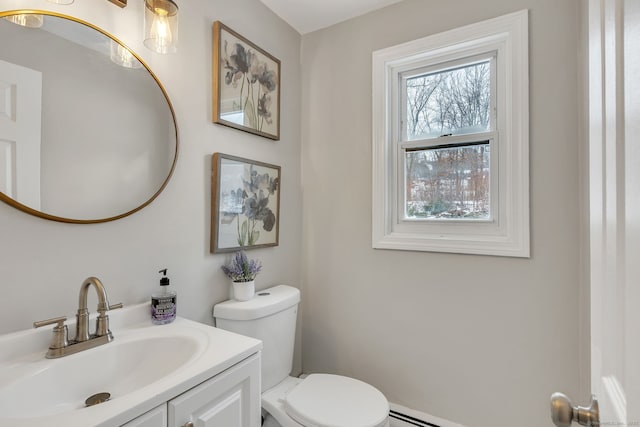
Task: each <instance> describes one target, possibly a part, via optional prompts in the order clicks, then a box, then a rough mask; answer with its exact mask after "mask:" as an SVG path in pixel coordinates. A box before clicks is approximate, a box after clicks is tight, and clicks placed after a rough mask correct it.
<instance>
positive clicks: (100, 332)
mask: <svg viewBox="0 0 640 427" xmlns="http://www.w3.org/2000/svg"><path fill="white" fill-rule="evenodd" d="M122 307H123V305H122V303H121V302H119V303H118V304H112V305H109V306H107V309H106V310H99V313H100V314H99V315H98V317H97V318H96V333H95V336H97V337H101V336H104V335H108V336H109V341H111V340H112V339H113V335H112V334H111V331H110V330H109V316H108V315H107V314H106V312H107V310H115V309H116V308H122Z"/></svg>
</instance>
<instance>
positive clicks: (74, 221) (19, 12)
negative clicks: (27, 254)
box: [0, 9, 179, 224]
mask: <svg viewBox="0 0 640 427" xmlns="http://www.w3.org/2000/svg"><path fill="white" fill-rule="evenodd" d="M12 15H44V16H53V17H56V18H61V19H66V20H69V21H73V22H75V23H78V24H81V25H85V26H87V27H89V28H92V29H94V30H96V31H98V32H99V33H101V34H103V35H104V36H106V37H107V38H109V39H111V40H113V41H115V42H116V43H118V44H119V45H120V46H122V47H124V48H126V49H127V50H128V51H129V52H131V54H132V55H133V56H134V57H135V58H136V59H137V60H138V61H139V62H140V64H142V66H143V67H144V68H145V69H146V70H147V72H148V73H149V75H150V76H151V77H153V79H154V80H155V82H156V83H157V85H158V87H159V88H160V90H161V91H162V94H163V96H164V98H165V100H166V101H167V105H168V107H169V110H170V112H171V117H172V119H173V125H174V131H175V155H174V158H173V162H172V164H171V168H170V170H169V173H168V175H167V178H166V179H165V180H164V182H163V183H162V185H161V186H160V188H159V189H158V191H156V192H155V194H153V195H152V196H151V198H149V199H148V200H146V201H145V202H143V203H142V204H141V205H139V206H138V207H136V208H134V209H131V210H129V211H127V212H124V213H122V214H119V215H115V216H112V217H107V218H101V219H72V218H64V217H59V216H55V215H51V214H47V213H45V212H41V211H38V210H36V209H33V208H31V207H29V206H26V205H24V204H22V203H20V202H18V201H16V200H14V199H13V198H11V197H9V196H7V195H6V194H4V193H3V192H1V191H0V200H1V201H3V202H4V203H6V204H8V205H10V206H12V207H14V208H16V209H19V210H21V211H23V212H25V213H28V214H30V215H34V216H37V217H40V218H44V219H48V220H51V221H58V222H64V223H71V224H95V223H103V222H109V221H115V220H118V219H121V218H124V217H127V216H129V215H132V214H134V213H136V212H138V211H139V210H141V209H143V208H145V207H146V206H148V205H149V204H150V203H151V202H153V200H155V198H156V197H158V196H159V195H160V193H162V191H163V190H164V189H165V187H166V186H167V184H168V183H169V180H170V179H171V176H172V175H173V171H174V170H175V167H176V163H177V161H178V151H179V140H178V124H177V121H176V114H175V111H174V109H173V104H172V103H171V100H170V99H169V96H168V94H167V91H166V90H165V88H164V86H163V85H162V83H161V82H160V80H159V79H158V77H157V76H156V75H155V74H154V73H153V71H151V69H150V68H149V66H148V65H147V64H146V63H145V62H144V61H143V60H142V59H141V58H140V57H139V56H138V54H136V53H135V52H134V51H133V50H131V49H129V47H127V45H125V44H124V43H122V42H121V41H120V40H119V39H117V38H116V37H114V36H113V35H111V34H109V33H108V32H106V31H105V30H103V29H101V28H99V27H97V26H95V25H93V24H91V23H89V22H86V21H83V20H82V19H78V18H75V17H73V16H69V15H64V14H60V13H56V12H51V11H46V10H33V9H25V10H7V11H1V12H0V18H4V17H7V16H12Z"/></svg>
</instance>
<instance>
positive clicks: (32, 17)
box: [4, 13, 43, 28]
mask: <svg viewBox="0 0 640 427" xmlns="http://www.w3.org/2000/svg"><path fill="white" fill-rule="evenodd" d="M4 19H6V20H7V21H9V22H13V23H14V24H17V25H21V26H23V27H27V28H40V27H42V22H43V19H42V15H36V14H32V13H29V14H19V15H10V16H5V17H4Z"/></svg>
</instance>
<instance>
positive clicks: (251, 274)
mask: <svg viewBox="0 0 640 427" xmlns="http://www.w3.org/2000/svg"><path fill="white" fill-rule="evenodd" d="M221 268H222V271H223V272H224V274H226V276H227V277H228V278H229V279H231V282H232V284H233V298H234V299H237V300H238V301H248V300H250V299H251V298H253V295H254V294H255V278H256V276H257V275H258V273H260V270H261V269H262V264H261V263H260V261H258V260H254V259H249V258H248V257H247V254H246V253H245V252H244V251H238V252H236V253H235V255H234V256H233V258H232V259H231V262H230V263H229V264H227V265H223V266H222V267H221Z"/></svg>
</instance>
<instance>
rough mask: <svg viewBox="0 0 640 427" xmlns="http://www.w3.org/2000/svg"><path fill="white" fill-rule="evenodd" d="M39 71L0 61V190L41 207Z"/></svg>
mask: <svg viewBox="0 0 640 427" xmlns="http://www.w3.org/2000/svg"><path fill="white" fill-rule="evenodd" d="M41 110H42V73H40V72H38V71H34V70H31V69H29V68H25V67H21V66H19V65H16V64H12V63H10V62H6V61H0V191H1V192H3V193H4V194H6V195H7V196H9V197H11V198H12V199H14V200H17V201H18V202H20V203H22V204H23V205H26V206H29V207H30V208H33V209H36V210H39V209H40V151H41V150H40V139H41V121H42V114H41Z"/></svg>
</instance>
